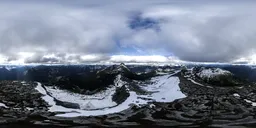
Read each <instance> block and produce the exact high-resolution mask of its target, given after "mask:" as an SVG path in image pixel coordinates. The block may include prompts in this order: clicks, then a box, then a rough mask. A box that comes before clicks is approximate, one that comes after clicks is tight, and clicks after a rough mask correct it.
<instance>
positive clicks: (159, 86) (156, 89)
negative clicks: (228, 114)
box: [35, 74, 186, 117]
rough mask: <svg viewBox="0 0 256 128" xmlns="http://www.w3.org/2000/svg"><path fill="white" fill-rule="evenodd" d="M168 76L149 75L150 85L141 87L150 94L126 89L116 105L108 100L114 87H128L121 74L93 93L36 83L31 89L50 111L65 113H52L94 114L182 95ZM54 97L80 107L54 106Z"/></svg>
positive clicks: (114, 111)
mask: <svg viewBox="0 0 256 128" xmlns="http://www.w3.org/2000/svg"><path fill="white" fill-rule="evenodd" d="M172 75H173V74H172ZM172 75H164V76H158V77H154V78H152V79H151V81H152V82H154V83H153V84H151V85H146V86H143V87H142V88H143V89H144V90H146V91H147V92H151V93H150V94H147V95H138V94H137V93H136V92H134V91H130V90H128V91H129V93H130V96H129V97H128V98H127V99H126V100H125V101H124V102H123V103H121V104H117V103H115V102H114V101H112V95H113V94H114V93H115V89H116V87H121V86H123V85H125V86H126V87H127V88H128V89H129V87H128V85H126V82H124V81H122V80H121V79H120V78H121V75H118V76H117V78H116V80H115V81H114V83H115V84H114V85H113V86H112V87H111V88H108V89H107V90H105V91H102V92H99V93H97V94H94V95H82V94H75V93H70V92H67V91H65V90H61V89H58V88H57V89H55V88H53V87H45V88H43V86H42V85H41V84H40V83H38V85H37V87H36V88H35V89H36V90H38V91H39V92H40V93H41V94H43V95H44V96H43V97H42V98H43V99H44V100H45V101H46V102H47V103H48V104H49V105H50V106H51V107H49V111H50V112H66V113H65V114H58V115H56V116H60V117H77V116H97V115H106V114H111V113H117V112H121V111H123V110H126V109H128V108H130V107H131V105H137V106H142V105H146V104H148V103H149V102H151V101H157V102H172V101H174V100H176V99H180V98H184V97H186V96H185V95H184V94H183V93H182V92H181V91H180V88H179V83H180V80H179V78H178V77H173V76H172ZM47 92H48V94H49V95H48V94H47ZM54 98H55V99H58V100H60V101H66V102H71V103H77V104H79V106H80V109H71V108H65V107H63V106H59V105H56V103H55V101H54ZM149 99H150V100H149Z"/></svg>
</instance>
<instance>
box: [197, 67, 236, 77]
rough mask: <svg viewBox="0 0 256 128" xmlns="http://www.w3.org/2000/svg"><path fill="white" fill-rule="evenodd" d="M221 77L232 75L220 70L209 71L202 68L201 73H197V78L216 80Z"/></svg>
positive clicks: (212, 69) (211, 69) (210, 69)
mask: <svg viewBox="0 0 256 128" xmlns="http://www.w3.org/2000/svg"><path fill="white" fill-rule="evenodd" d="M220 75H232V73H231V72H229V71H227V70H223V69H220V68H209V69H205V68H202V69H201V71H200V72H198V73H197V76H199V77H201V78H207V79H209V78H214V77H216V76H220Z"/></svg>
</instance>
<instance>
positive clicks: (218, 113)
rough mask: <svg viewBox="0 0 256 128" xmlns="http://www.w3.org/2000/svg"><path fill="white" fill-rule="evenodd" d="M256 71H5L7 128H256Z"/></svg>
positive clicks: (1, 92) (2, 101)
mask: <svg viewBox="0 0 256 128" xmlns="http://www.w3.org/2000/svg"><path fill="white" fill-rule="evenodd" d="M254 71H255V69H254V68H252V67H247V66H245V67H242V66H234V65H233V66H232V65H207V66H206V65H194V66H192V65H189V66H186V65H184V66H136V65H125V64H120V65H112V66H105V65H75V66H73V65H68V66H67V65H58V66H43V65H41V66H27V67H15V68H11V69H9V68H5V67H3V68H0V75H2V76H4V77H1V79H2V81H0V114H1V115H2V116H0V117H1V118H0V126H3V127H8V126H9V127H16V126H19V125H21V124H23V126H28V127H29V126H30V127H42V126H46V127H70V126H88V127H163V126H166V127H216V126H218V127H219V126H220V127H228V126H238V127H240V126H244V125H247V126H251V127H254V126H255V122H256V118H255V117H256V115H255V113H256V111H255V110H256V108H255V107H256V100H255V99H256V94H255V92H256V86H255V82H254V81H253V80H252V78H253V75H254ZM15 74H16V75H15ZM247 76H250V79H251V80H249V79H247Z"/></svg>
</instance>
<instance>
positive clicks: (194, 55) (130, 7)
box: [0, 0, 256, 63]
mask: <svg viewBox="0 0 256 128" xmlns="http://www.w3.org/2000/svg"><path fill="white" fill-rule="evenodd" d="M0 3H1V4H0V12H1V15H0V46H1V47H0V57H1V56H5V57H7V58H8V60H7V61H14V60H15V59H16V60H20V59H21V58H22V59H24V60H25V62H26V63H69V62H71V63H73V62H74V63H79V62H81V63H87V62H101V61H106V62H107V61H109V62H121V61H125V62H127V61H126V60H123V58H122V57H112V56H115V55H126V54H127V53H125V52H124V51H122V50H123V49H126V48H133V49H136V50H137V51H135V53H133V55H134V54H136V53H142V52H143V53H144V54H145V55H174V56H176V57H178V58H180V59H182V60H186V61H213V62H216V61H218V62H230V61H233V60H236V59H238V58H242V57H244V58H245V57H248V56H250V55H252V54H254V52H255V49H256V43H254V42H255V41H256V37H255V34H256V27H255V26H254V23H255V22H256V14H254V12H255V11H256V9H255V8H254V5H255V4H256V3H255V2H253V1H246V2H240V1H225V2H223V1H214V2H208V3H207V2H205V1H202V0H194V1H185V0H184V1H170V0H160V1H154V0H141V1H135V0H131V1H123V0H110V1H100V0H96V1H84V0H75V1H68V0H51V1H50V0H46V1H39V0H24V1H22V2H20V1H17V0H9V1H7V0H4V1H1V2H0ZM134 12H136V13H134ZM24 53H25V54H24ZM32 54H33V56H31V55H32ZM49 54H51V56H49ZM128 54H131V53H128ZM126 57H127V56H126ZM113 58H114V59H113ZM127 58H129V57H127ZM137 58H140V57H136V56H133V58H129V60H130V61H131V62H139V60H141V59H137ZM160 60H161V61H162V60H163V61H168V62H169V60H168V59H166V58H165V57H163V59H160ZM147 61H148V62H151V61H150V60H148V59H145V60H143V62H147ZM0 62H2V61H0Z"/></svg>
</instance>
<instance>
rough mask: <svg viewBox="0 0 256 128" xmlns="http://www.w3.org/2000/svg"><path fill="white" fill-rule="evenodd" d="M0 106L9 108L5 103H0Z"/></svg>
mask: <svg viewBox="0 0 256 128" xmlns="http://www.w3.org/2000/svg"><path fill="white" fill-rule="evenodd" d="M0 107H4V108H9V107H7V106H6V105H5V104H4V103H0Z"/></svg>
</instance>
